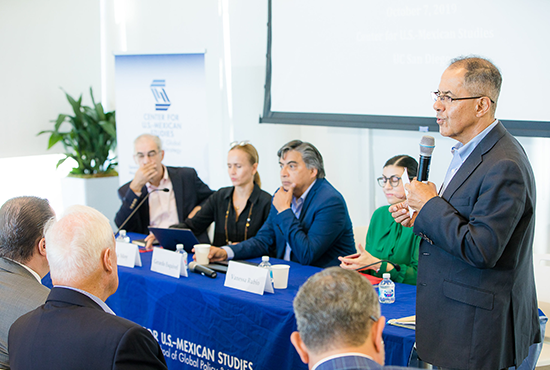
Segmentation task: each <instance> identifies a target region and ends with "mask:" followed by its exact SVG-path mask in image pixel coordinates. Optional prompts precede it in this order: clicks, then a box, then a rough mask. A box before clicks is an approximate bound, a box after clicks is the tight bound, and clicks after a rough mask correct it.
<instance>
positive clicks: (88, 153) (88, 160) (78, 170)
mask: <svg viewBox="0 0 550 370" xmlns="http://www.w3.org/2000/svg"><path fill="white" fill-rule="evenodd" d="M62 90H63V89H62ZM63 92H64V93H65V96H66V98H67V101H68V102H69V104H70V105H71V107H72V109H73V111H74V113H75V115H74V116H71V115H68V114H59V115H58V117H57V119H56V120H52V121H51V122H52V123H53V130H43V131H40V132H39V133H38V134H37V135H42V134H45V133H49V134H50V137H49V140H48V145H49V146H48V149H49V148H51V147H52V146H54V145H55V144H57V143H59V142H61V143H62V144H63V148H64V150H65V158H64V159H62V160H60V161H59V162H58V164H57V166H59V165H61V164H62V163H63V162H64V161H65V160H66V159H67V158H73V159H74V160H75V161H76V162H77V167H75V168H73V169H72V170H71V174H74V175H85V176H93V175H94V174H96V173H104V172H107V171H109V172H113V171H114V172H116V171H115V170H114V169H113V168H114V167H115V166H116V165H117V162H116V156H114V157H110V155H111V153H113V152H114V151H115V150H116V115H115V111H112V112H105V111H104V109H103V105H102V104H101V103H96V101H95V98H94V95H93V90H92V88H90V96H91V98H92V103H93V105H92V106H91V107H88V106H83V105H82V95H80V96H79V98H78V100H75V99H74V98H73V97H72V96H71V95H69V94H68V93H67V92H65V91H63ZM63 122H67V123H68V124H69V125H70V130H69V131H67V132H59V129H60V128H61V125H62V124H63Z"/></svg>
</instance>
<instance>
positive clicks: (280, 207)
mask: <svg viewBox="0 0 550 370" xmlns="http://www.w3.org/2000/svg"><path fill="white" fill-rule="evenodd" d="M277 155H278V157H279V165H280V166H281V182H282V185H283V186H281V187H280V188H279V190H277V192H276V193H275V195H274V196H273V202H272V205H271V211H270V213H269V217H268V218H267V221H266V222H265V224H264V226H262V228H261V229H260V231H259V232H258V234H256V236H255V237H254V238H251V239H248V240H246V241H244V242H242V243H238V244H234V245H231V246H230V247H223V248H215V247H212V249H211V250H210V259H212V260H213V261H219V260H225V259H232V258H236V259H246V258H253V257H259V256H262V255H269V256H272V257H276V258H280V259H285V260H288V261H295V262H298V263H301V264H302V265H313V266H319V267H327V266H335V265H338V264H339V261H338V256H340V255H347V254H352V253H354V252H355V242H354V239H353V228H352V225H351V219H350V217H349V214H348V208H347V206H346V201H345V200H344V197H343V196H342V194H340V193H339V192H338V191H337V190H336V189H335V188H334V187H333V186H332V185H331V184H330V183H329V182H328V181H327V180H326V179H325V169H324V165H323V157H322V156H321V153H319V151H318V150H317V148H315V147H314V146H313V145H312V144H310V143H306V142H302V141H300V140H293V141H291V142H288V143H287V144H285V145H284V146H283V147H282V148H281V149H279V151H278V152H277Z"/></svg>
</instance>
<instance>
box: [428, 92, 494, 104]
mask: <svg viewBox="0 0 550 370" xmlns="http://www.w3.org/2000/svg"><path fill="white" fill-rule="evenodd" d="M430 94H431V96H432V99H433V101H434V102H436V101H438V100H439V101H440V102H441V103H443V104H445V103H446V101H445V99H449V104H450V103H452V102H453V101H455V100H470V99H479V98H487V99H489V100H490V101H491V103H493V104H495V102H494V101H493V99H491V98H490V97H488V96H486V95H481V96H467V97H464V98H453V97H452V96H449V95H447V94H441V91H432V92H430Z"/></svg>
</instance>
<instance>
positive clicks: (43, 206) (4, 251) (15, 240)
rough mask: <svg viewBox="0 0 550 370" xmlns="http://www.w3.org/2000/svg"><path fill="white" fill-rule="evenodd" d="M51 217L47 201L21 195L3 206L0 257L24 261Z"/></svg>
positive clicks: (0, 226)
mask: <svg viewBox="0 0 550 370" xmlns="http://www.w3.org/2000/svg"><path fill="white" fill-rule="evenodd" d="M53 217H55V214H54V212H53V210H52V207H50V203H49V202H48V200H47V199H42V198H38V197H32V196H24V197H17V198H12V199H10V200H8V201H7V202H6V203H4V205H3V206H2V208H0V257H6V258H9V259H11V260H14V261H17V262H19V263H26V262H28V261H29V260H30V259H31V257H32V256H33V253H34V250H35V247H36V244H37V243H38V241H39V240H40V239H42V237H43V235H44V226H45V225H46V223H47V222H48V221H49V220H50V219H51V218H53Z"/></svg>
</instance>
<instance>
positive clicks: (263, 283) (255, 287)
mask: <svg viewBox="0 0 550 370" xmlns="http://www.w3.org/2000/svg"><path fill="white" fill-rule="evenodd" d="M224 285H225V286H226V287H229V288H234V289H239V290H244V291H245V292H250V293H256V294H260V295H263V294H264V291H265V292H269V293H273V284H272V282H271V277H270V276H269V270H268V269H264V268H261V267H257V266H252V265H249V264H246V263H239V262H235V261H229V264H228V267H227V273H226V274H225V283H224Z"/></svg>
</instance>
